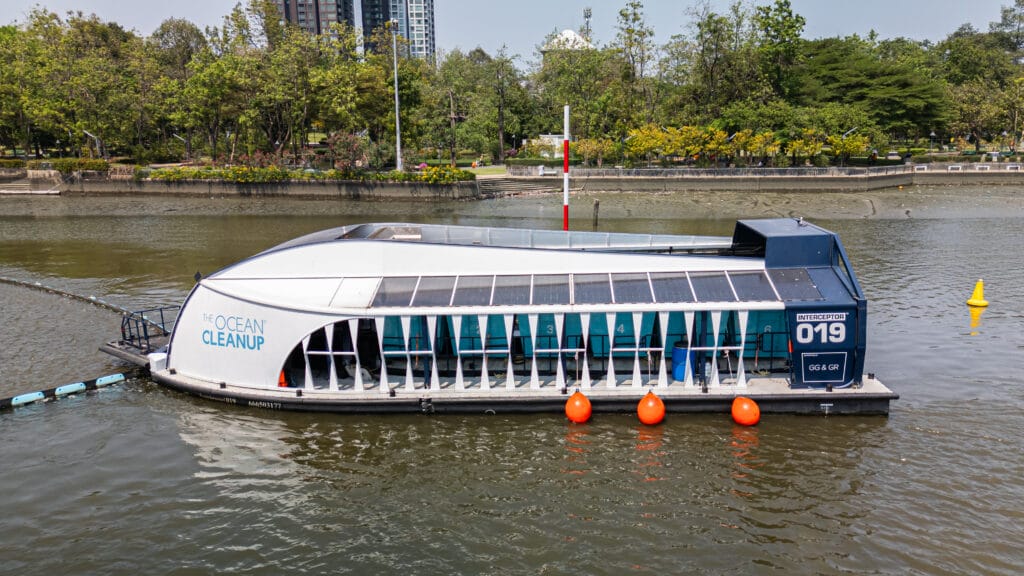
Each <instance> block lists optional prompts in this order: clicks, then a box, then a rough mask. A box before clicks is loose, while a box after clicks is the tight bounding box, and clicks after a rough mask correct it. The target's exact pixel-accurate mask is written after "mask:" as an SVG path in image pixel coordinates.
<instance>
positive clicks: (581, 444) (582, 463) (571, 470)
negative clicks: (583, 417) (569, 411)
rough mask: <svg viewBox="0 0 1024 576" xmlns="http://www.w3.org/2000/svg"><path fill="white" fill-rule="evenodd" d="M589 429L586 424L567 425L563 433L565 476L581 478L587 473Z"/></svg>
mask: <svg viewBox="0 0 1024 576" xmlns="http://www.w3.org/2000/svg"><path fill="white" fill-rule="evenodd" d="M588 436H590V429H589V428H588V427H587V425H586V424H569V425H567V430H566V432H565V452H566V454H565V461H566V467H565V468H564V469H563V470H562V472H564V473H565V474H574V475H579V476H582V475H584V474H586V473H587V472H588V471H589V466H588V465H587V460H586V456H587V449H588V447H589V445H590V440H589V439H588Z"/></svg>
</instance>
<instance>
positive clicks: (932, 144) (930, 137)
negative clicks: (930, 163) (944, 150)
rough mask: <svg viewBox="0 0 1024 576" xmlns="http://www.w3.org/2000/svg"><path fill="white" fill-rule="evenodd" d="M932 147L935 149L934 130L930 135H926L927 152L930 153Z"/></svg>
mask: <svg viewBox="0 0 1024 576" xmlns="http://www.w3.org/2000/svg"><path fill="white" fill-rule="evenodd" d="M934 147H935V130H932V131H931V134H928V151H929V152H931V151H932V148H934Z"/></svg>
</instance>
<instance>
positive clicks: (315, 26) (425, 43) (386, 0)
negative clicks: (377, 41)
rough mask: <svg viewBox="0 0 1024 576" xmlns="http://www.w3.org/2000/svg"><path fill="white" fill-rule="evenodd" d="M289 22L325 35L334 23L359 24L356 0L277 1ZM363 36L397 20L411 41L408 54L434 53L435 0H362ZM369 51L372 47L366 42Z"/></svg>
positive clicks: (308, 30)
mask: <svg viewBox="0 0 1024 576" xmlns="http://www.w3.org/2000/svg"><path fill="white" fill-rule="evenodd" d="M276 3H277V7H278V9H280V10H281V14H282V15H283V16H284V19H285V20H287V21H288V22H292V23H294V24H297V25H298V26H299V27H300V28H302V29H303V30H305V31H307V32H309V33H311V34H323V33H325V32H327V31H328V29H329V28H330V25H331V24H333V23H335V22H345V23H348V24H349V25H351V26H355V24H356V13H355V1H354V0H276ZM359 4H360V6H359V7H360V11H361V12H362V15H361V16H362V17H361V18H360V19H361V21H362V25H363V37H364V38H369V37H370V34H371V33H372V32H373V31H374V30H376V29H378V28H380V27H382V26H384V25H385V23H386V22H388V21H389V20H391V19H395V20H397V21H398V34H399V35H400V36H402V37H403V38H405V39H406V40H408V41H409V54H410V55H411V56H417V57H420V58H427V57H431V56H433V55H434V51H435V47H436V45H435V42H434V0H360V3H359ZM366 49H367V50H372V49H373V46H372V44H370V43H369V42H367V44H366Z"/></svg>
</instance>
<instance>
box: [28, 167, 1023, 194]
mask: <svg viewBox="0 0 1024 576" xmlns="http://www.w3.org/2000/svg"><path fill="white" fill-rule="evenodd" d="M502 180H503V181H504V182H505V185H504V186H503V187H502V189H501V190H489V191H488V192H487V194H482V193H481V192H480V188H479V187H478V185H477V183H476V182H459V183H456V184H452V185H439V184H424V183H415V182H315V181H314V182H309V181H295V182H274V183H263V184H245V183H240V184H235V183H229V182H218V181H205V180H192V181H183V182H164V181H153V180H114V179H107V178H84V179H79V180H75V181H72V182H65V183H63V184H60V185H59V188H60V190H61V193H62V194H82V195H107V194H110V195H116V194H124V195H133V194H135V195H154V196H207V197H211V196H212V197H223V196H256V197H271V196H280V197H284V196H287V197H293V198H337V199H353V200H395V199H402V200H474V199H479V198H482V197H485V196H491V195H497V196H501V195H514V194H518V193H521V192H522V190H519V189H518V188H519V185H521V186H522V188H524V189H526V188H530V187H532V188H533V189H534V191H536V190H545V189H550V191H551V192H556V191H560V190H561V187H562V181H561V177H560V176H557V177H551V176H516V177H512V178H505V179H502ZM33 184H34V185H35V184H36V182H35V181H33ZM912 185H928V186H1024V171H1013V170H1000V171H995V170H991V171H982V170H979V171H960V172H956V171H954V172H949V171H944V170H943V171H939V170H931V171H921V172H912V171H909V170H908V171H906V172H899V173H890V174H845V175H802V176H775V175H772V176H758V175H737V176H727V175H722V176H707V177H674V176H658V177H645V176H579V175H574V176H572V179H571V182H570V186H571V187H572V190H573V192H595V193H596V192H624V193H627V192H648V193H652V192H653V193H658V192H662V193H671V192H715V191H722V192H825V193H828V192H864V191H869V190H880V189H885V188H896V187H899V186H912ZM47 186H49V187H53V186H54V185H53V184H52V183H47ZM33 188H35V186H33Z"/></svg>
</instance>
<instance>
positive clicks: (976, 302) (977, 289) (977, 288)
mask: <svg viewBox="0 0 1024 576" xmlns="http://www.w3.org/2000/svg"><path fill="white" fill-rule="evenodd" d="M967 305H968V306H988V300H985V282H983V281H982V280H981V279H980V278H979V279H978V283H977V284H975V285H974V293H973V294H971V298H970V300H968V301H967Z"/></svg>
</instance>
